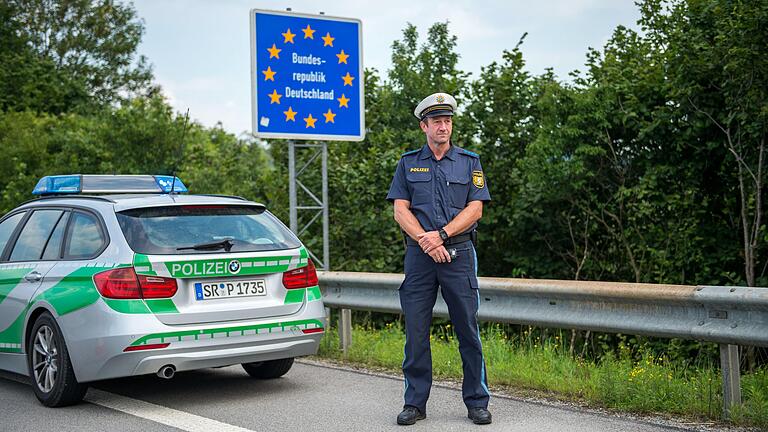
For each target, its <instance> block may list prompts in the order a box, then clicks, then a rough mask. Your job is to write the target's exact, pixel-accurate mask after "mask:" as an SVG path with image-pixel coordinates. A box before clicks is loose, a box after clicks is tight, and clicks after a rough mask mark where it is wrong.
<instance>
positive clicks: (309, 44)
mask: <svg viewBox="0 0 768 432" xmlns="http://www.w3.org/2000/svg"><path fill="white" fill-rule="evenodd" d="M250 20H251V83H252V85H251V104H252V107H253V109H252V114H253V117H252V124H253V133H254V135H256V136H258V137H261V138H285V139H304V140H328V141H362V140H363V138H365V114H364V110H365V106H364V105H365V99H364V93H363V86H364V82H363V81H364V79H363V45H362V31H363V29H362V27H363V25H362V22H361V21H360V20H358V19H352V18H338V17H328V16H325V15H304V14H297V13H293V12H277V11H265V10H259V9H253V10H251V14H250Z"/></svg>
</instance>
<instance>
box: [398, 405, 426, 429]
mask: <svg viewBox="0 0 768 432" xmlns="http://www.w3.org/2000/svg"><path fill="white" fill-rule="evenodd" d="M425 418H427V416H426V415H425V414H422V413H421V411H419V409H418V408H416V407H414V406H410V405H406V406H405V407H403V411H402V412H401V413H400V414H399V415H398V416H397V424H399V425H412V424H414V423H416V421H417V420H424V419H425Z"/></svg>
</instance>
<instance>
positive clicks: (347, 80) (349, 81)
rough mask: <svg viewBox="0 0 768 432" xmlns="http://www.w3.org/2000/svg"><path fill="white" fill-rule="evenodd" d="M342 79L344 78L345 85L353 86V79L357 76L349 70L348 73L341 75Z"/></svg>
mask: <svg viewBox="0 0 768 432" xmlns="http://www.w3.org/2000/svg"><path fill="white" fill-rule="evenodd" d="M341 79H343V80H344V85H345V86H347V85H348V86H350V87H351V86H352V80H353V79H355V77H353V76H352V75H350V74H349V72H347V74H346V75H344V76H343V77H341Z"/></svg>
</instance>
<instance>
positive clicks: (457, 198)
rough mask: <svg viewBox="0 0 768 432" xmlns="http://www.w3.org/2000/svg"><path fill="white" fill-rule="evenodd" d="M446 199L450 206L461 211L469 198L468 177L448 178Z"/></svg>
mask: <svg viewBox="0 0 768 432" xmlns="http://www.w3.org/2000/svg"><path fill="white" fill-rule="evenodd" d="M448 197H449V198H450V201H451V206H453V207H455V208H457V209H463V208H464V207H466V206H467V199H468V198H469V176H456V175H454V176H449V177H448Z"/></svg>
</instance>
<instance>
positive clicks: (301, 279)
mask: <svg viewBox="0 0 768 432" xmlns="http://www.w3.org/2000/svg"><path fill="white" fill-rule="evenodd" d="M315 285H317V270H315V265H314V264H313V263H312V260H311V259H310V260H308V261H307V266H306V267H302V268H299V269H296V270H289V271H287V272H285V273H283V286H285V288H286V289H297V288H308V287H313V286H315Z"/></svg>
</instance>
